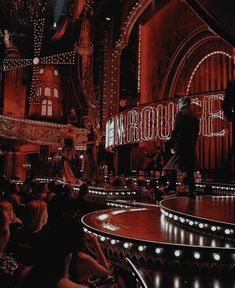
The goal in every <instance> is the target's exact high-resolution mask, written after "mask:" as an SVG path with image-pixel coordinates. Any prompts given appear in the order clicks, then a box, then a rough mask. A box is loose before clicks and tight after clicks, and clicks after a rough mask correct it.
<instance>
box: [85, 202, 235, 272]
mask: <svg viewBox="0 0 235 288" xmlns="http://www.w3.org/2000/svg"><path fill="white" fill-rule="evenodd" d="M205 200H206V199H205ZM217 200H218V199H216V201H217ZM174 201H175V202H177V203H178V204H177V205H176V204H175V202H174ZM188 202H189V203H190V205H191V206H190V207H191V208H192V207H194V211H196V212H197V211H198V210H200V209H199V208H198V210H197V209H196V208H195V207H197V206H201V205H204V204H205V203H207V202H206V201H205V203H204V204H202V203H203V202H204V201H203V199H197V198H196V199H189V198H185V197H179V198H170V199H166V200H163V201H162V202H161V204H160V205H161V208H160V207H157V206H156V207H147V208H146V207H132V208H119V209H106V210H101V211H96V212H92V213H89V214H87V215H85V216H84V217H83V218H82V222H83V225H84V231H85V232H86V233H94V234H95V235H96V236H97V237H98V239H99V241H100V243H101V246H102V248H103V249H104V251H105V253H106V255H107V256H108V258H109V259H110V260H111V261H113V262H115V263H118V264H120V263H121V264H123V265H125V266H126V265H127V263H126V258H129V259H131V261H133V263H141V265H143V267H147V268H154V269H157V267H164V266H166V267H168V266H169V265H173V266H174V265H177V267H182V268H184V267H191V268H192V267H193V269H194V268H197V269H199V270H204V271H205V270H206V271H210V270H214V269H216V270H219V271H221V270H224V271H225V270H226V271H231V269H235V243H234V238H233V237H231V236H233V233H234V232H233V231H234V224H233V223H230V222H227V221H228V219H227V218H226V217H225V216H224V218H225V219H224V220H226V221H222V220H223V219H221V221H218V220H217V219H216V218H214V219H212V217H211V218H209V217H208V218H206V217H205V218H203V221H202V220H200V221H198V217H201V216H200V214H199V216H198V215H197V214H196V212H194V213H192V214H189V210H190V209H191V208H190V209H189V207H188V208H187V209H186V207H187V205H186V206H185V203H188ZM180 203H181V205H180ZM208 203H210V202H208ZM173 204H174V205H173ZM175 206H177V207H178V206H181V207H184V213H185V214H184V215H185V216H184V217H183V216H182V215H183V212H182V209H183V208H182V209H179V211H178V210H177V209H178V208H176V207H175ZM222 206H223V205H222ZM230 206H231V209H232V207H233V205H232V204H231V205H230ZM173 207H174V209H175V210H174V209H173ZM227 208H228V207H227V205H224V206H223V207H222V208H221V209H222V211H223V209H227ZM167 209H170V210H171V212H169V211H167ZM201 209H203V207H201ZM192 211H193V210H192ZM173 212H174V213H175V214H173ZM166 213H168V215H166ZM170 213H171V214H172V216H170V217H169V215H170ZM179 213H180V215H181V216H177V215H178V214H179ZM221 214H222V215H225V214H226V213H225V214H223V213H222V212H221ZM175 216H177V217H178V219H177V218H176V217H175ZM189 216H190V218H189ZM181 218H184V219H185V221H186V220H187V219H188V222H187V223H188V226H187V225H186V226H182V225H181V224H182V223H181V222H182V219H181ZM172 219H173V221H175V222H172ZM176 219H177V220H176ZM193 219H196V220H193ZM200 219H202V218H200ZM231 219H232V218H231ZM189 221H191V222H194V224H195V221H196V222H197V223H196V226H198V227H199V225H200V223H203V224H204V225H205V224H206V225H208V226H206V227H207V229H209V230H210V231H211V228H212V227H213V225H216V226H215V227H216V231H223V232H224V235H225V236H226V237H220V235H219V234H214V235H207V234H205V233H202V230H201V228H200V229H199V230H198V231H196V229H194V227H193V230H192V227H191V226H192V225H191V224H192V223H191V222H190V223H189ZM231 221H232V220H231ZM208 223H209V224H208ZM211 225H212V226H211ZM223 225H225V226H223ZM193 226H194V225H193ZM200 226H201V225H200ZM213 229H214V228H213ZM226 229H229V231H230V232H231V235H227V234H226V232H225V231H226ZM199 232H200V233H199ZM212 232H213V231H212ZM227 236H229V237H227Z"/></svg>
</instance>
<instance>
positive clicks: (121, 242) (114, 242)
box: [83, 227, 235, 262]
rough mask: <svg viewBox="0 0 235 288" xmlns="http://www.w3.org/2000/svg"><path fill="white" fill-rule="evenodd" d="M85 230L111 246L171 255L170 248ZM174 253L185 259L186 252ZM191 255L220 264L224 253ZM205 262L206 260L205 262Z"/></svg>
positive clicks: (234, 257)
mask: <svg viewBox="0 0 235 288" xmlns="http://www.w3.org/2000/svg"><path fill="white" fill-rule="evenodd" d="M83 229H84V232H85V233H91V234H94V235H95V236H96V237H98V239H99V241H100V242H110V243H111V245H117V244H119V245H122V247H123V248H124V249H130V248H132V249H136V250H138V251H139V252H144V251H146V250H147V249H149V248H150V249H153V251H154V253H155V254H157V255H162V254H163V253H164V252H165V253H167V254H169V246H167V247H166V248H163V247H155V248H152V245H151V246H147V245H143V244H139V245H138V244H136V243H131V242H127V241H124V240H120V239H113V238H110V236H109V237H107V236H104V235H99V234H97V233H94V232H92V231H90V230H88V229H87V227H84V228H83ZM156 246H157V245H156ZM209 250H210V249H209ZM172 253H173V255H174V256H175V257H176V258H183V256H184V251H182V250H181V249H176V248H175V247H174V248H172ZM190 253H192V254H191V255H192V257H193V258H194V259H195V260H200V259H201V258H202V257H203V258H204V259H209V261H217V262H219V261H220V260H221V259H222V256H223V255H222V253H220V252H217V251H214V252H213V251H212V252H211V250H210V251H209V252H206V253H203V252H200V251H192V252H190ZM186 254H187V256H188V255H189V253H188V251H187V253H186ZM186 254H185V255H186ZM208 254H209V255H210V257H209V258H208ZM230 256H231V258H230V259H231V260H232V262H234V261H235V254H231V255H230ZM203 261H205V260H203Z"/></svg>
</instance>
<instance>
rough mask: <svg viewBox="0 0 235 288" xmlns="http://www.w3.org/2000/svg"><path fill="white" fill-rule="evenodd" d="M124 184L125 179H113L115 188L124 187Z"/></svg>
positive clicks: (119, 177) (117, 177)
mask: <svg viewBox="0 0 235 288" xmlns="http://www.w3.org/2000/svg"><path fill="white" fill-rule="evenodd" d="M124 184H125V182H124V179H123V177H121V176H118V175H117V176H115V177H114V178H113V183H112V185H113V186H115V187H118V186H124Z"/></svg>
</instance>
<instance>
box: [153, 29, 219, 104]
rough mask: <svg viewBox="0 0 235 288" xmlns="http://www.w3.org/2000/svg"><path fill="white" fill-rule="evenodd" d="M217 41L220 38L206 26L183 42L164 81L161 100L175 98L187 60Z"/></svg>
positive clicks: (193, 32)
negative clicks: (203, 47)
mask: <svg viewBox="0 0 235 288" xmlns="http://www.w3.org/2000/svg"><path fill="white" fill-rule="evenodd" d="M215 39H219V37H218V36H217V35H215V34H214V33H212V32H211V31H210V30H209V29H208V27H207V26H205V25H202V26H200V27H198V28H197V29H195V30H194V31H192V33H191V34H190V35H189V36H188V38H187V39H185V41H184V42H182V44H181V45H180V46H179V48H178V49H177V50H176V52H175V54H174V55H173V57H172V59H171V62H170V64H169V66H168V69H167V71H166V73H165V76H164V79H163V81H162V86H161V89H160V93H159V100H163V99H169V98H174V97H175V87H176V84H177V81H178V78H179V75H180V73H181V71H182V69H183V68H184V66H185V64H186V62H187V59H189V58H190V55H191V54H192V53H193V52H194V51H195V50H196V49H197V48H198V47H199V46H200V45H203V44H204V43H206V42H208V41H213V40H215Z"/></svg>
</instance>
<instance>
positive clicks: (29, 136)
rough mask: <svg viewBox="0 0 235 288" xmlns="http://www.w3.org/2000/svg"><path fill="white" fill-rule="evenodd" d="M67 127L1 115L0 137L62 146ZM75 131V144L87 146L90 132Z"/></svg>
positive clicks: (75, 129) (74, 128)
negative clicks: (64, 130)
mask: <svg viewBox="0 0 235 288" xmlns="http://www.w3.org/2000/svg"><path fill="white" fill-rule="evenodd" d="M69 125H71V124H69ZM66 127H67V125H60V124H53V123H48V122H41V121H32V120H26V119H18V118H13V117H7V116H3V115H0V135H1V136H2V137H5V138H12V139H18V140H21V141H25V142H33V143H37V144H47V145H48V144H53V145H58V146H62V145H63V141H64V137H63V133H62V131H63V129H65V128H66ZM73 131H74V135H75V138H74V144H75V145H86V143H87V133H88V130H87V129H83V128H80V129H79V128H76V127H73Z"/></svg>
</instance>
